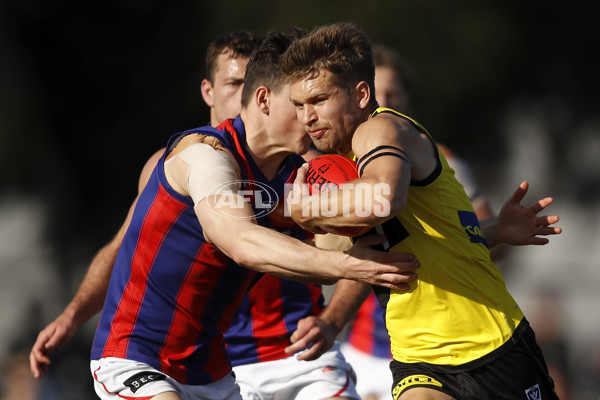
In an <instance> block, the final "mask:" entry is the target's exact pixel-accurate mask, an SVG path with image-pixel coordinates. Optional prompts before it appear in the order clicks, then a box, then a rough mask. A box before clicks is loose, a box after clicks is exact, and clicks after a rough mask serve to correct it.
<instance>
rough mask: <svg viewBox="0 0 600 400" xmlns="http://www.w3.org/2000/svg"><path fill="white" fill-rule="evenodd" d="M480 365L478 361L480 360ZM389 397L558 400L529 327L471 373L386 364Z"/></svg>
mask: <svg viewBox="0 0 600 400" xmlns="http://www.w3.org/2000/svg"><path fill="white" fill-rule="evenodd" d="M480 361H481V360H480ZM390 369H391V370H392V374H393V377H394V385H393V386H392V388H393V389H392V395H393V397H394V399H398V398H399V397H400V395H401V394H402V393H404V391H406V390H409V389H411V388H415V387H427V388H430V389H435V390H438V391H440V392H443V393H446V394H448V395H449V396H452V397H453V398H455V399H460V400H476V399H477V400H488V399H490V400H491V399H493V400H496V399H497V400H501V399H507V400H508V399H511V400H516V399H524V400H558V396H557V395H556V393H555V391H554V382H553V381H552V378H551V377H550V375H549V374H548V368H547V367H546V362H545V361H544V357H543V355H542V351H541V350H540V348H539V346H538V345H537V343H536V341H535V334H534V333H533V330H532V329H531V328H530V327H527V328H526V329H525V330H524V332H523V333H522V334H521V335H520V336H519V337H518V339H517V343H515V344H513V345H512V346H511V347H510V348H509V349H508V350H507V351H506V352H503V353H502V354H500V355H498V356H497V357H494V358H493V359H491V360H490V361H489V362H486V363H478V365H476V366H474V367H473V368H471V369H468V370H464V368H462V369H461V370H458V369H455V370H454V371H453V370H452V368H447V367H446V368H444V367H442V368H440V366H436V365H431V364H424V363H419V364H406V363H401V362H398V361H395V360H394V361H392V362H391V363H390Z"/></svg>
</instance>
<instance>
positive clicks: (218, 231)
mask: <svg viewBox="0 0 600 400" xmlns="http://www.w3.org/2000/svg"><path fill="white" fill-rule="evenodd" d="M194 210H195V211H196V216H197V217H198V221H199V222H200V225H201V226H202V231H203V234H204V238H205V239H206V240H207V241H208V242H209V243H212V244H215V245H217V247H220V248H221V250H223V251H225V253H226V254H227V251H226V249H225V248H222V246H224V247H226V246H225V244H226V243H230V242H231V241H232V240H231V239H233V238H234V236H235V235H236V234H239V233H240V232H243V231H244V230H245V229H247V228H248V225H247V224H248V223H256V219H255V217H254V212H253V210H252V207H251V206H250V205H249V204H248V202H247V201H245V199H244V197H243V196H241V195H239V194H238V192H237V191H227V192H221V193H219V194H215V195H213V194H211V195H208V196H206V197H204V198H203V199H202V200H200V202H198V204H196V206H195V207H194ZM234 242H235V240H234Z"/></svg>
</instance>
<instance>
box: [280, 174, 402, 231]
mask: <svg viewBox="0 0 600 400" xmlns="http://www.w3.org/2000/svg"><path fill="white" fill-rule="evenodd" d="M390 191H391V189H390V186H389V185H387V184H383V183H377V182H374V181H372V180H366V179H357V180H355V181H352V185H342V186H340V187H339V188H338V189H337V190H334V191H332V192H325V193H320V194H315V195H312V196H305V197H303V198H302V199H300V201H299V202H297V204H296V205H294V206H292V217H293V219H294V220H296V221H298V222H300V224H301V225H302V226H323V225H329V226H376V225H379V224H381V223H383V222H384V221H385V220H386V219H388V218H389V217H390V215H392V214H394V213H397V212H399V211H400V210H401V209H402V208H403V205H398V204H394V203H393V201H394V198H393V197H392V196H390ZM291 201H292V202H294V201H295V200H294V199H293V198H292V199H291Z"/></svg>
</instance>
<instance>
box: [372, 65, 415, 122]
mask: <svg viewBox="0 0 600 400" xmlns="http://www.w3.org/2000/svg"><path fill="white" fill-rule="evenodd" d="M375 98H376V99H377V103H379V106H380V107H387V108H391V109H394V110H396V111H399V112H401V113H405V112H406V111H407V109H408V93H407V92H406V89H405V88H404V84H403V82H402V80H401V79H400V77H399V76H398V74H397V73H396V72H395V71H394V70H393V69H392V68H390V67H376V68H375Z"/></svg>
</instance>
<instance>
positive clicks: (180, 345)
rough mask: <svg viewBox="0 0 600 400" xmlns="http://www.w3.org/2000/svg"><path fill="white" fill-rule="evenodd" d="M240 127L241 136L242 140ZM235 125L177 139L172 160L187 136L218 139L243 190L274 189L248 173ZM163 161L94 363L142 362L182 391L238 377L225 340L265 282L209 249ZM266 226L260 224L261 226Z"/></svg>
mask: <svg viewBox="0 0 600 400" xmlns="http://www.w3.org/2000/svg"><path fill="white" fill-rule="evenodd" d="M233 124H236V128H240V129H241V130H242V135H241V136H240V137H238V136H237V130H236V129H234V128H233ZM230 125H231V126H230V128H231V130H226V129H223V130H216V129H213V128H209V127H203V128H197V129H194V130H190V131H186V132H183V133H181V134H178V135H175V136H173V138H171V140H170V141H169V144H168V146H167V151H166V152H165V154H167V153H168V152H169V150H170V149H172V148H173V146H174V144H175V143H176V140H177V139H180V138H181V137H183V136H184V135H186V134H193V133H199V134H204V135H209V136H214V137H217V138H218V139H219V140H220V141H221V143H222V144H223V145H224V146H225V147H226V148H227V149H229V150H230V151H231V152H232V154H233V155H234V156H235V158H236V160H237V161H238V163H239V164H240V169H241V171H242V175H243V176H242V179H243V180H244V182H246V181H247V180H251V179H253V180H255V181H257V182H258V183H259V184H260V185H269V184H270V182H266V180H265V179H264V176H260V175H258V176H257V174H253V173H252V172H251V171H250V170H249V169H248V163H249V162H253V161H251V157H249V156H248V155H247V154H246V152H245V151H244V150H243V145H241V143H243V142H244V141H245V139H244V137H245V136H244V135H245V133H244V130H243V123H242V122H241V120H239V119H238V120H236V121H235V122H231V123H230ZM164 157H165V156H164V155H163V158H162V159H161V160H160V161H159V162H158V164H157V166H156V167H155V169H154V171H153V172H152V175H151V177H150V179H149V181H148V183H147V185H146V187H145V188H144V190H143V191H142V193H141V194H140V197H139V198H138V202H137V205H136V208H135V210H134V213H133V218H132V221H131V223H130V226H129V228H128V230H127V232H126V234H125V237H124V239H123V243H122V245H121V248H120V249H119V253H118V255H117V258H116V260H115V265H114V267H113V273H112V275H111V280H110V283H109V288H108V292H107V296H106V301H105V304H104V308H103V311H102V315H101V317H100V322H99V325H98V328H97V330H96V335H95V338H94V343H93V345H92V352H91V357H92V359H98V358H102V357H120V358H126V359H131V360H136V361H141V362H144V363H147V364H149V365H151V366H153V367H154V368H156V369H158V370H160V371H161V372H164V373H165V374H167V375H169V376H171V377H172V378H174V379H176V380H177V381H179V382H181V383H185V384H192V385H200V384H207V383H211V382H214V381H216V380H218V379H220V378H222V377H224V376H225V375H227V374H228V373H229V372H230V371H231V363H230V360H229V357H228V354H227V349H226V345H225V341H224V337H223V333H224V332H225V331H226V330H227V329H228V328H229V326H230V324H231V320H232V318H233V316H234V314H235V312H236V311H237V309H238V308H239V306H240V304H241V303H242V301H243V299H244V295H245V293H246V291H247V290H248V288H249V287H250V286H251V285H252V284H253V283H254V282H256V281H257V280H258V279H259V278H260V277H261V274H258V273H256V272H254V271H252V270H249V269H247V268H244V267H241V266H239V265H237V264H236V263H235V262H234V261H233V260H231V259H230V258H228V257H227V256H225V255H224V254H223V253H222V252H221V251H219V250H218V249H217V248H216V247H215V246H213V245H211V244H209V243H207V242H206V240H205V239H204V236H203V233H202V226H201V225H200V223H199V221H198V219H197V217H196V215H195V212H194V210H193V202H192V199H191V198H189V197H186V196H182V195H181V194H179V193H177V192H176V191H175V190H174V189H173V188H172V187H171V186H170V185H169V183H168V182H167V179H166V176H165V172H164ZM300 162H301V161H300V160H298V158H297V157H295V156H290V157H288V158H286V160H285V161H284V162H283V164H282V167H281V169H280V171H279V174H278V175H277V177H276V179H275V180H278V181H283V182H287V181H288V180H289V179H290V177H291V176H292V175H293V174H295V171H296V168H297V166H298V164H299V163H300ZM250 175H252V178H250ZM244 185H246V183H244ZM244 187H245V186H244ZM281 193H283V191H282V192H281ZM263 206H264V205H263ZM255 211H257V210H256V209H255ZM261 211H262V210H261ZM257 214H259V213H258V212H257ZM263 214H264V213H263ZM267 222H268V218H258V223H259V224H261V225H266V224H267Z"/></svg>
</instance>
